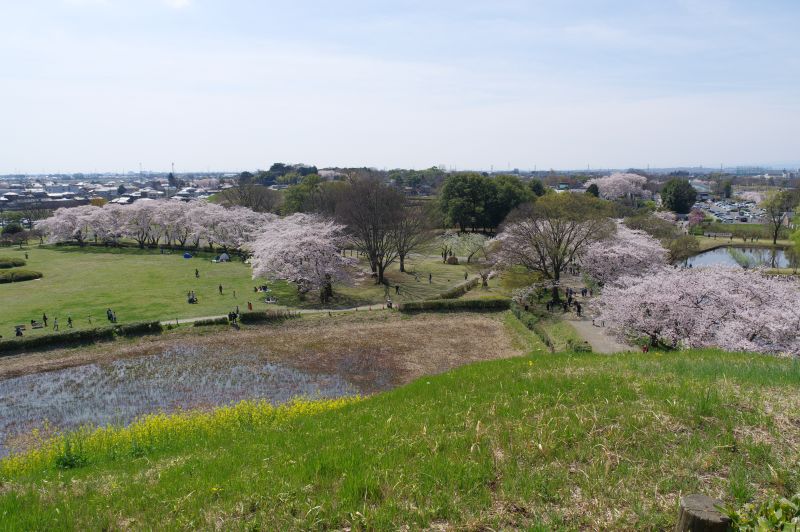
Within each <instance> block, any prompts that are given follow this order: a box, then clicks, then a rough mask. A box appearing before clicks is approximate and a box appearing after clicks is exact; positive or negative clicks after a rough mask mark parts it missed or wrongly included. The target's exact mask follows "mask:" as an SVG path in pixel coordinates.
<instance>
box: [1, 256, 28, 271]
mask: <svg viewBox="0 0 800 532" xmlns="http://www.w3.org/2000/svg"><path fill="white" fill-rule="evenodd" d="M20 266H25V261H24V260H22V259H14V258H11V257H0V269H6V268H19V267H20Z"/></svg>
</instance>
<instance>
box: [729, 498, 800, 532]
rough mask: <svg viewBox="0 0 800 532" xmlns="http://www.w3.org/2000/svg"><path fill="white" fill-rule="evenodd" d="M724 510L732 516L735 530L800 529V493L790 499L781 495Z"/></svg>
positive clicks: (750, 531)
mask: <svg viewBox="0 0 800 532" xmlns="http://www.w3.org/2000/svg"><path fill="white" fill-rule="evenodd" d="M723 511H724V513H725V514H727V515H728V517H730V518H731V523H732V524H733V527H732V528H733V529H734V530H742V531H746V532H757V531H761V530H800V493H798V494H796V495H794V496H793V497H792V498H790V499H787V498H784V497H781V498H780V499H771V500H768V501H765V502H763V503H762V504H761V505H759V506H756V505H754V504H752V503H748V504H745V505H744V506H743V507H742V508H739V509H738V510H737V509H733V508H723Z"/></svg>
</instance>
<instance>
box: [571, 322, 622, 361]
mask: <svg viewBox="0 0 800 532" xmlns="http://www.w3.org/2000/svg"><path fill="white" fill-rule="evenodd" d="M568 321H569V323H570V325H572V326H573V327H574V328H575V330H576V331H578V334H580V335H581V336H582V337H583V339H584V340H586V341H587V342H589V345H591V346H592V351H594V352H595V353H619V352H622V351H632V350H633V348H632V347H631V346H629V345H625V344H623V343H620V342H619V341H617V339H616V338H614V337H613V336H612V335H611V334H610V333H609V332H608V329H606V328H605V327H600V326H599V325H593V324H592V320H591V319H589V318H586V317H584V318H574V319H570V320H568Z"/></svg>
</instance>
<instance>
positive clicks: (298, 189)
mask: <svg viewBox="0 0 800 532" xmlns="http://www.w3.org/2000/svg"><path fill="white" fill-rule="evenodd" d="M321 184H322V178H321V177H320V176H318V175H317V174H309V175H307V176H305V177H303V179H302V181H300V183H298V184H297V185H294V186H291V187H289V188H288V189H286V193H285V194H284V197H283V210H284V212H285V213H286V214H292V213H295V212H313V211H314V210H315V205H316V203H317V201H318V200H319V197H320V188H321Z"/></svg>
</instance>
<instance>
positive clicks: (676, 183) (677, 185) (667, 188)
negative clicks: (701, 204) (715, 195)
mask: <svg viewBox="0 0 800 532" xmlns="http://www.w3.org/2000/svg"><path fill="white" fill-rule="evenodd" d="M696 199H697V191H696V190H695V189H694V187H693V186H692V185H691V184H690V183H689V182H688V181H686V180H683V179H670V180H669V181H667V184H666V185H664V188H663V189H661V201H662V203H663V204H664V206H665V207H666V208H667V209H669V210H671V211H674V212H677V213H678V214H688V213H689V211H690V210H692V205H694V202H695V200H696Z"/></svg>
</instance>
